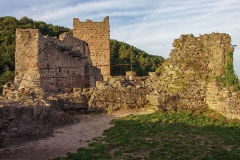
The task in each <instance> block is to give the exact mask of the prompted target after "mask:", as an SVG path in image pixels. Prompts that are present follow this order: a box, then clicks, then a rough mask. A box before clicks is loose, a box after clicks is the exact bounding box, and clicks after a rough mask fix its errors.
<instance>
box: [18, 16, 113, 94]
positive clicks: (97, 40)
mask: <svg viewBox="0 0 240 160" xmlns="http://www.w3.org/2000/svg"><path fill="white" fill-rule="evenodd" d="M109 38H110V34H109V17H106V18H105V19H104V20H103V22H92V21H90V20H87V21H86V22H79V20H78V19H76V18H74V19H73V37H72V36H70V35H69V34H67V33H64V34H62V35H60V37H59V39H58V38H53V37H49V36H43V35H41V34H40V33H39V31H38V30H37V29H17V30H16V52H15V66H16V68H15V73H16V74H15V79H14V85H15V87H16V88H17V89H22V88H34V87H40V88H42V89H44V90H52V91H57V90H63V89H64V88H76V87H77V88H88V87H94V86H95V83H96V81H101V80H103V77H104V78H107V77H109V76H110V48H109Z"/></svg>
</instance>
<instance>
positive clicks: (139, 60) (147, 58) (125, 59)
mask: <svg viewBox="0 0 240 160" xmlns="http://www.w3.org/2000/svg"><path fill="white" fill-rule="evenodd" d="M110 52H111V65H116V66H112V67H111V75H125V72H126V71H129V70H131V67H130V66H117V65H119V64H132V70H133V71H135V72H137V75H138V76H146V75H147V74H148V72H154V71H155V70H156V69H157V68H159V67H160V66H161V65H162V63H163V62H164V58H163V57H162V56H156V55H150V54H148V53H146V52H144V51H142V50H140V49H138V48H136V47H134V46H131V45H129V44H127V43H124V42H119V41H117V40H110Z"/></svg>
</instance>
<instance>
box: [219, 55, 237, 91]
mask: <svg viewBox="0 0 240 160" xmlns="http://www.w3.org/2000/svg"><path fill="white" fill-rule="evenodd" d="M226 58H227V60H226V64H225V66H224V73H223V75H222V76H219V77H217V81H218V82H219V83H220V84H221V85H222V86H223V87H228V88H231V89H232V90H233V91H239V90H240V81H239V79H238V77H237V75H236V74H235V72H234V69H233V52H230V53H229V54H228V57H226Z"/></svg>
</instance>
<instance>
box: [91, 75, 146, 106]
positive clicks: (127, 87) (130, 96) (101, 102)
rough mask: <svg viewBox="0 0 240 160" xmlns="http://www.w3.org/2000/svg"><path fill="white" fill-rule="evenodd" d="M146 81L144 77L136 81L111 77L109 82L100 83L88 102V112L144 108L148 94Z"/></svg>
mask: <svg viewBox="0 0 240 160" xmlns="http://www.w3.org/2000/svg"><path fill="white" fill-rule="evenodd" d="M144 80H145V78H144V77H142V78H141V77H139V78H138V79H136V80H129V79H126V78H125V77H111V78H109V80H108V81H98V82H97V84H96V87H95V88H94V89H93V91H92V93H91V97H90V99H89V101H88V110H107V111H115V110H118V109H131V108H140V107H144V106H145V104H147V100H146V95H147V94H148V88H147V87H146V86H144V84H143V82H144Z"/></svg>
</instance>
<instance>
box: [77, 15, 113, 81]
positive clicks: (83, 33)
mask: <svg viewBox="0 0 240 160" xmlns="http://www.w3.org/2000/svg"><path fill="white" fill-rule="evenodd" d="M73 36H74V37H76V38H78V39H82V40H85V41H86V42H87V43H88V45H89V48H90V51H91V55H90V58H91V61H92V63H93V66H96V67H98V68H99V69H100V70H101V73H102V75H103V77H104V79H107V77H109V76H110V42H109V39H110V28H109V17H105V18H104V20H103V21H102V22H92V21H91V20H87V21H86V22H81V21H80V20H79V19H78V18H74V19H73Z"/></svg>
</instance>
